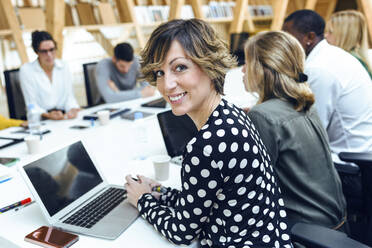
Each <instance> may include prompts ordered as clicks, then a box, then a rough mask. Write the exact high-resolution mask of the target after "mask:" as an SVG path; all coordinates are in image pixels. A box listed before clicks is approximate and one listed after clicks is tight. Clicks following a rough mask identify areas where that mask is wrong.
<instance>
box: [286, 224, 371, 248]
mask: <svg viewBox="0 0 372 248" xmlns="http://www.w3.org/2000/svg"><path fill="white" fill-rule="evenodd" d="M290 236H291V240H292V242H297V243H299V244H300V245H304V246H306V247H309V248H310V247H311V248H336V247H337V248H351V247H353V248H368V247H369V246H367V245H364V244H362V243H360V242H358V241H356V240H354V239H351V238H349V237H348V236H347V235H346V234H345V233H343V232H339V231H335V230H333V229H330V228H327V227H323V226H319V225H314V224H307V223H296V224H294V225H293V226H292V228H291V230H290Z"/></svg>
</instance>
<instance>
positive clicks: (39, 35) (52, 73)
mask: <svg viewBox="0 0 372 248" xmlns="http://www.w3.org/2000/svg"><path fill="white" fill-rule="evenodd" d="M32 48H33V50H34V51H35V53H36V54H37V55H38V57H37V59H36V60H35V61H33V62H29V63H26V64H24V65H23V66H22V67H21V69H20V72H19V79H20V82H21V88H22V92H23V96H24V99H25V103H26V106H29V104H33V105H34V107H35V108H36V109H37V111H38V112H39V113H40V115H41V116H42V117H43V118H45V119H51V120H63V119H73V118H75V117H76V116H77V113H78V111H79V105H78V103H77V102H76V99H75V97H74V93H73V89H72V76H71V73H70V71H69V69H68V67H67V65H66V64H65V63H64V62H62V61H61V60H59V59H56V50H57V43H56V42H55V41H54V39H53V37H52V36H51V35H50V34H49V33H48V32H45V31H34V32H32Z"/></svg>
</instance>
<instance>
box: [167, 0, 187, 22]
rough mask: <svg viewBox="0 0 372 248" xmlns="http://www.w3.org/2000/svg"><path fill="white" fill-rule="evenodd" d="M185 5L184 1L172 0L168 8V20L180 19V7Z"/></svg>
mask: <svg viewBox="0 0 372 248" xmlns="http://www.w3.org/2000/svg"><path fill="white" fill-rule="evenodd" d="M184 4H185V0H172V1H171V4H170V7H169V18H168V20H173V19H178V18H181V11H182V6H183V5H184Z"/></svg>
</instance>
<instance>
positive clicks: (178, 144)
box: [157, 110, 197, 164]
mask: <svg viewBox="0 0 372 248" xmlns="http://www.w3.org/2000/svg"><path fill="white" fill-rule="evenodd" d="M157 118H158V121H159V126H160V130H161V133H162V135H163V139H164V143H165V147H166V149H167V152H168V155H169V156H170V157H171V158H172V160H171V161H172V162H173V163H176V164H181V163H182V160H183V158H182V154H183V152H184V150H185V146H186V145H187V143H188V142H189V141H190V140H191V139H192V137H194V136H195V135H196V133H197V129H196V126H195V124H194V122H193V121H192V120H191V119H190V117H188V116H187V115H182V116H176V115H174V114H173V113H172V111H171V110H169V111H165V112H162V113H159V114H157Z"/></svg>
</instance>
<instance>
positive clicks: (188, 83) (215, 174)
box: [125, 19, 292, 247]
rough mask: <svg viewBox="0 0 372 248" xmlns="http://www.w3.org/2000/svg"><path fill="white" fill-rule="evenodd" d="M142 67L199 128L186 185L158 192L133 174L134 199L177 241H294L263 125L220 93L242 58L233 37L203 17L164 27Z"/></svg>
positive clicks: (187, 160) (188, 152)
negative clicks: (233, 49) (232, 49)
mask: <svg viewBox="0 0 372 248" xmlns="http://www.w3.org/2000/svg"><path fill="white" fill-rule="evenodd" d="M142 58H143V63H142V72H143V74H144V76H145V78H146V79H147V80H148V81H149V82H153V83H155V84H156V86H157V88H158V90H159V92H160V93H161V94H162V95H163V97H164V98H165V99H166V100H167V102H168V103H169V104H170V105H171V108H172V112H173V113H174V114H175V115H184V114H187V115H188V116H189V117H190V118H191V119H192V121H193V122H194V123H195V126H196V127H197V129H198V132H197V134H196V135H195V136H194V137H193V138H192V139H191V140H190V141H189V142H188V144H187V145H186V148H185V151H184V160H183V163H182V169H181V180H182V188H181V190H177V189H171V188H167V192H164V193H163V194H162V195H156V194H152V192H151V189H152V186H155V185H159V184H158V183H157V182H155V181H153V180H151V179H149V178H146V177H143V176H138V178H139V181H135V180H133V179H132V177H131V176H130V175H128V176H126V180H127V183H126V185H125V187H126V189H127V192H128V200H129V202H130V203H131V204H133V206H135V207H137V208H138V211H139V212H140V215H141V216H142V217H143V218H144V219H146V220H147V221H148V222H149V223H150V224H151V225H153V226H154V227H155V229H156V230H158V231H159V232H160V233H161V234H162V235H163V236H165V237H166V238H167V239H168V240H169V241H171V242H173V243H175V244H185V245H187V244H190V243H191V242H192V241H193V240H194V239H196V238H198V239H199V241H200V244H201V247H228V246H229V247H243V246H248V247H292V245H291V241H290V237H289V235H288V232H289V230H288V228H287V224H286V222H285V221H286V220H285V217H286V213H285V210H284V203H283V200H282V198H281V196H280V189H279V186H278V184H277V179H276V176H275V174H274V172H273V168H272V164H271V161H270V158H269V155H268V152H267V150H266V148H265V145H264V144H263V143H262V140H261V138H260V135H259V133H258V132H257V129H256V128H255V126H254V125H253V123H252V122H251V121H250V120H249V118H248V117H247V116H246V114H245V112H244V111H243V110H242V109H240V108H237V107H236V106H234V105H233V104H231V103H229V102H227V101H226V100H224V99H222V98H221V95H222V94H223V84H224V78H225V74H226V71H227V70H228V69H229V68H231V67H232V66H234V65H235V60H234V59H233V58H232V56H231V55H230V54H229V50H228V49H227V47H226V43H225V42H224V41H223V40H222V39H221V38H219V37H218V36H217V34H216V32H215V31H214V29H213V28H212V27H211V26H210V25H209V24H207V23H206V22H204V21H202V20H200V19H190V20H172V21H169V22H167V23H164V24H162V25H160V26H159V27H157V28H156V29H155V31H154V32H153V33H152V34H151V36H150V39H149V41H148V43H147V45H146V47H145V49H144V50H143V51H142Z"/></svg>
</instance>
